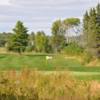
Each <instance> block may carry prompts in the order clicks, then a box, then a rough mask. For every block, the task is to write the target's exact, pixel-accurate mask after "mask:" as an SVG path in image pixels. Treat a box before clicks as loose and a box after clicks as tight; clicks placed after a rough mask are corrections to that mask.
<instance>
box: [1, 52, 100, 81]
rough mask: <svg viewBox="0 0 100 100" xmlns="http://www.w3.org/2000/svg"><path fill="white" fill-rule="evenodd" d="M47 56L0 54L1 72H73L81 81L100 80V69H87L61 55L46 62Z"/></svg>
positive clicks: (54, 56)
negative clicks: (29, 70)
mask: <svg viewBox="0 0 100 100" xmlns="http://www.w3.org/2000/svg"><path fill="white" fill-rule="evenodd" d="M46 56H47V55H46V54H39V55H38V54H36V55H12V54H0V70H3V71H5V70H13V69H14V70H21V69H24V68H29V69H36V70H43V71H56V70H57V71H66V70H68V71H71V72H72V73H73V74H74V75H75V76H76V77H77V78H79V79H88V80H89V79H90V80H92V79H100V74H99V73H100V67H95V66H94V67H86V66H84V65H82V64H81V63H80V62H79V61H78V60H75V59H66V58H65V57H64V56H61V55H52V56H53V59H50V60H46Z"/></svg>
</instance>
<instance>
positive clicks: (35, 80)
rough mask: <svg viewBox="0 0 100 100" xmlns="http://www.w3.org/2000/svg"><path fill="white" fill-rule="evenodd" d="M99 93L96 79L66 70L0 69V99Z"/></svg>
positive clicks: (54, 99)
mask: <svg viewBox="0 0 100 100" xmlns="http://www.w3.org/2000/svg"><path fill="white" fill-rule="evenodd" d="M99 96H100V87H99V83H97V82H87V81H79V80H76V79H74V78H73V77H72V76H71V75H70V73H69V72H65V73H60V72H55V73H45V72H44V73H43V72H39V71H32V70H26V69H25V70H23V71H21V72H16V71H8V72H1V73H0V100H99Z"/></svg>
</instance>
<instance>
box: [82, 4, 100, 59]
mask: <svg viewBox="0 0 100 100" xmlns="http://www.w3.org/2000/svg"><path fill="white" fill-rule="evenodd" d="M83 23H84V26H83V29H84V35H85V37H87V38H86V44H87V45H86V48H87V50H88V51H89V52H90V53H91V54H92V55H94V56H99V57H100V4H98V5H97V7H96V8H91V9H90V11H89V13H88V14H87V12H86V14H85V16H84V20H83Z"/></svg>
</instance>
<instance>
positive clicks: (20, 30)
mask: <svg viewBox="0 0 100 100" xmlns="http://www.w3.org/2000/svg"><path fill="white" fill-rule="evenodd" d="M27 32H28V30H27V28H26V27H25V26H24V25H23V23H22V22H21V21H18V22H17V23H16V26H15V28H14V29H13V33H14V34H13V35H12V37H11V38H10V39H9V41H8V49H9V50H11V51H14V52H18V53H22V52H24V51H25V49H26V47H27V45H28V34H27Z"/></svg>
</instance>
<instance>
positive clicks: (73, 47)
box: [63, 43, 84, 55]
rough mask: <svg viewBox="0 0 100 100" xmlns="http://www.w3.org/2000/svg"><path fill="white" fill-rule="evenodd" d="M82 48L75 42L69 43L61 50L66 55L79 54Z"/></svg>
mask: <svg viewBox="0 0 100 100" xmlns="http://www.w3.org/2000/svg"><path fill="white" fill-rule="evenodd" d="M83 51H84V49H83V48H82V47H80V46H78V45H77V44H76V43H70V44H68V46H66V47H65V48H64V49H63V52H64V53H66V54H68V55H80V54H82V53H83Z"/></svg>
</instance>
